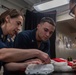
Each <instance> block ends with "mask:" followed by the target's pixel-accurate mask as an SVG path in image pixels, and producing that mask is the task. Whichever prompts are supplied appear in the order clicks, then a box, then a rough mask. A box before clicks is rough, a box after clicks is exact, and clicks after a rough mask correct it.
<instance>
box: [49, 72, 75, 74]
mask: <svg viewBox="0 0 76 75" xmlns="http://www.w3.org/2000/svg"><path fill="white" fill-rule="evenodd" d="M49 75H76V72H67V73H63V72H62V73H60V72H58V73H57V72H56V73H52V74H49Z"/></svg>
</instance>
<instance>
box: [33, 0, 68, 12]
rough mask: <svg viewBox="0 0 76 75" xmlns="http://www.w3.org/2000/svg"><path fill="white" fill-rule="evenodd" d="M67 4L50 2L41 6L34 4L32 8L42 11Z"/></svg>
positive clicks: (64, 1) (56, 1) (64, 0)
mask: <svg viewBox="0 0 76 75" xmlns="http://www.w3.org/2000/svg"><path fill="white" fill-rule="evenodd" d="M68 3H69V1H68V0H52V1H48V2H45V3H41V4H35V5H34V6H33V7H34V9H35V10H37V11H44V10H48V9H52V8H56V7H59V6H63V5H66V4H68Z"/></svg>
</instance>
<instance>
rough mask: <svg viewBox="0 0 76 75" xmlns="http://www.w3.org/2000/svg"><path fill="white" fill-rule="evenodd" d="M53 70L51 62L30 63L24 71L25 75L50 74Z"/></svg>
mask: <svg viewBox="0 0 76 75" xmlns="http://www.w3.org/2000/svg"><path fill="white" fill-rule="evenodd" d="M53 71H54V66H53V65H52V64H46V65H44V64H30V65H29V66H28V67H27V68H26V70H25V73H26V74H27V75H29V74H44V75H47V74H50V73H52V72H53Z"/></svg>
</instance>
